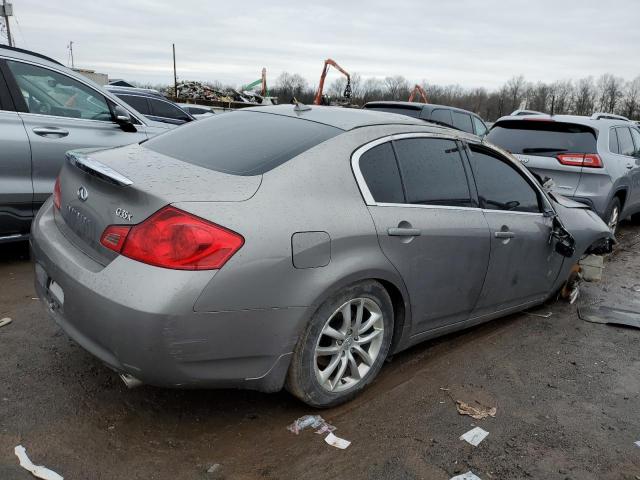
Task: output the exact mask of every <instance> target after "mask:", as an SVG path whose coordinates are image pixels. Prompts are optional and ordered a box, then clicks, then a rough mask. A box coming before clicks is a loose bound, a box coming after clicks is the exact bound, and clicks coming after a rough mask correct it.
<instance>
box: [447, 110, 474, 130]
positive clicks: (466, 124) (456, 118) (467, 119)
mask: <svg viewBox="0 0 640 480" xmlns="http://www.w3.org/2000/svg"><path fill="white" fill-rule="evenodd" d="M451 116H452V117H453V126H454V127H456V128H457V129H458V130H462V131H463V132H468V133H473V123H472V122H471V115H469V114H467V113H462V112H456V111H455V110H453V111H452V112H451Z"/></svg>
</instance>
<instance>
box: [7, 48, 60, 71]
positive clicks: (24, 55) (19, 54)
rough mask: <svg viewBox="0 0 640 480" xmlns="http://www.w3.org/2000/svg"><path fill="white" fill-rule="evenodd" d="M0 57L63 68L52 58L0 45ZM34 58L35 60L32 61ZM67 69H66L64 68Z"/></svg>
mask: <svg viewBox="0 0 640 480" xmlns="http://www.w3.org/2000/svg"><path fill="white" fill-rule="evenodd" d="M0 55H2V56H3V57H9V58H15V59H17V60H31V61H33V60H35V59H37V60H38V63H42V64H43V65H47V64H48V65H49V66H55V67H56V68H58V67H64V65H62V63H60V62H58V61H57V60H54V59H53V58H50V57H47V56H46V55H42V54H41V53H37V52H32V51H31V50H25V49H23V48H18V47H10V46H8V45H0ZM34 57H35V59H34ZM65 68H67V67H65Z"/></svg>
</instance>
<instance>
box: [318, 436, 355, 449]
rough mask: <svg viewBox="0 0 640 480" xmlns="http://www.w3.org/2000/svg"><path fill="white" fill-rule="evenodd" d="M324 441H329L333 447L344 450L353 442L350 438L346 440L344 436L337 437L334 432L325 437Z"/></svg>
mask: <svg viewBox="0 0 640 480" xmlns="http://www.w3.org/2000/svg"><path fill="white" fill-rule="evenodd" d="M324 441H325V442H327V443H328V444H329V445H331V446H332V447H336V448H340V449H342V450H344V449H345V448H347V447H348V446H349V445H351V442H350V441H349V440H345V439H344V438H340V437H336V436H335V435H334V434H333V433H330V434H329V435H327V436H326V437H324Z"/></svg>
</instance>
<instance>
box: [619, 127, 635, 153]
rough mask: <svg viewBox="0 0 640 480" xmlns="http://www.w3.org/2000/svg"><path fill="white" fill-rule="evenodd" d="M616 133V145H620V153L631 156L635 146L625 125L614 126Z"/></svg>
mask: <svg viewBox="0 0 640 480" xmlns="http://www.w3.org/2000/svg"><path fill="white" fill-rule="evenodd" d="M616 133H617V134H618V145H619V147H620V155H627V156H629V157H631V156H633V153H634V152H635V147H634V145H633V140H631V132H630V131H629V129H628V128H626V127H621V128H616Z"/></svg>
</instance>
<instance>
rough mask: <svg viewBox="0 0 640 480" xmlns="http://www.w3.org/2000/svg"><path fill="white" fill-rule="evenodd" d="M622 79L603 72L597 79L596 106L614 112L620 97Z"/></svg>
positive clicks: (604, 110)
mask: <svg viewBox="0 0 640 480" xmlns="http://www.w3.org/2000/svg"><path fill="white" fill-rule="evenodd" d="M623 85H624V80H623V79H622V78H619V77H614V76H613V75H611V74H610V73H605V74H604V75H602V76H601V77H600V78H599V79H598V85H597V86H598V108H599V109H600V110H601V111H603V112H609V113H614V112H615V110H616V106H617V105H618V102H619V101H620V98H621V97H622V88H623Z"/></svg>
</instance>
